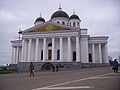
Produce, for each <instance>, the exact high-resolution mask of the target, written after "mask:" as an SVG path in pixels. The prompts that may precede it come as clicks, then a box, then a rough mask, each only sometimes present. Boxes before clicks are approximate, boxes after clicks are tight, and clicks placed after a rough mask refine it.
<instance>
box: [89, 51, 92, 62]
mask: <svg viewBox="0 0 120 90" xmlns="http://www.w3.org/2000/svg"><path fill="white" fill-rule="evenodd" d="M89 62H92V54H91V53H89Z"/></svg>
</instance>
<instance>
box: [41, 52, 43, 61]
mask: <svg viewBox="0 0 120 90" xmlns="http://www.w3.org/2000/svg"><path fill="white" fill-rule="evenodd" d="M41 60H43V50H42V51H41Z"/></svg>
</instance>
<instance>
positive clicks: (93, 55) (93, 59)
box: [92, 43, 95, 63]
mask: <svg viewBox="0 0 120 90" xmlns="http://www.w3.org/2000/svg"><path fill="white" fill-rule="evenodd" d="M92 62H93V63H95V45H94V43H92Z"/></svg>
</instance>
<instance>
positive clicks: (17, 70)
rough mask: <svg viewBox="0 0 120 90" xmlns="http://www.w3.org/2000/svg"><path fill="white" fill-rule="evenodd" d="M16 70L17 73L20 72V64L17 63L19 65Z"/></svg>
mask: <svg viewBox="0 0 120 90" xmlns="http://www.w3.org/2000/svg"><path fill="white" fill-rule="evenodd" d="M16 72H17V74H19V72H20V70H19V65H17V67H16Z"/></svg>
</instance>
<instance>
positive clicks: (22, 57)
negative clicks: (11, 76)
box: [21, 38, 25, 62]
mask: <svg viewBox="0 0 120 90" xmlns="http://www.w3.org/2000/svg"><path fill="white" fill-rule="evenodd" d="M24 52H25V39H24V38H23V40H22V56H21V62H24V54H25V53H24Z"/></svg>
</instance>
